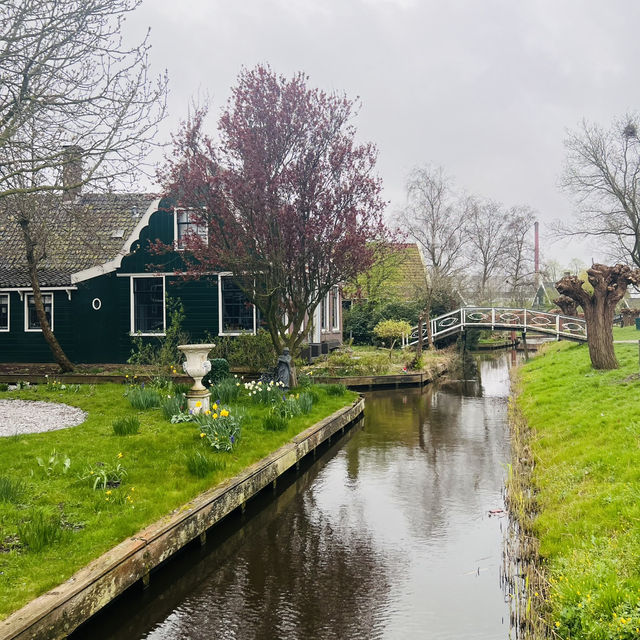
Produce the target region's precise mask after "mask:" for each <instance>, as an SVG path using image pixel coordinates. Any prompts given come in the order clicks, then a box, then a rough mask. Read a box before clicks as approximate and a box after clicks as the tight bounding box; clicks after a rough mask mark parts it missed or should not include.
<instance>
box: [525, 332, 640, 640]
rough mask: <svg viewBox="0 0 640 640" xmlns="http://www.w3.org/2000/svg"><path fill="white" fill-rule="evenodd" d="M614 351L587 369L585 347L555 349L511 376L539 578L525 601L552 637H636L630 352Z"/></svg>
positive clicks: (638, 498)
mask: <svg viewBox="0 0 640 640" xmlns="http://www.w3.org/2000/svg"><path fill="white" fill-rule="evenodd" d="M616 338H619V339H626V336H625V337H619V336H616ZM616 354H617V356H618V359H619V361H620V365H621V366H620V369H618V370H615V371H607V372H600V371H594V370H592V369H591V366H590V361H589V355H588V351H587V347H586V345H570V344H567V343H558V344H554V345H552V346H550V347H548V348H547V349H546V350H545V351H544V352H543V353H542V354H541V355H539V356H538V357H536V358H534V359H533V360H531V361H530V362H529V363H528V364H526V365H524V366H523V367H522V368H521V370H520V372H519V381H518V386H519V396H518V399H517V408H518V410H519V411H520V412H521V414H522V416H523V417H524V418H525V419H526V422H527V424H528V427H529V428H530V429H531V432H530V437H529V439H528V442H526V443H524V444H522V443H521V444H519V445H518V446H519V448H520V451H524V452H525V453H526V450H527V445H528V447H530V449H531V454H532V458H533V461H534V468H533V473H532V482H533V486H534V488H535V491H536V509H537V514H536V517H535V520H534V522H533V530H532V533H533V534H535V536H536V537H537V538H538V540H539V553H540V555H541V557H542V559H543V567H544V572H545V578H546V580H545V582H546V584H545V585H542V588H539V587H534V586H532V587H531V590H532V591H533V590H534V589H536V591H535V592H534V593H531V594H529V596H530V598H531V602H532V604H533V606H534V609H536V610H537V611H538V612H542V613H543V614H544V615H546V617H547V619H548V621H549V628H550V630H551V631H552V632H553V634H556V635H555V636H554V637H561V638H588V639H610V638H616V639H618V638H620V639H622V638H638V637H640V560H639V558H640V379H639V377H638V348H637V346H635V345H623V344H621V345H616Z"/></svg>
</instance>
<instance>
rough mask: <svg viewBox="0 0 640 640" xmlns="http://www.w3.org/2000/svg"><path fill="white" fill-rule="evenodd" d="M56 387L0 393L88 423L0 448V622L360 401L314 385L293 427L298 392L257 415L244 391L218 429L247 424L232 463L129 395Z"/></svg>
mask: <svg viewBox="0 0 640 640" xmlns="http://www.w3.org/2000/svg"><path fill="white" fill-rule="evenodd" d="M61 387H62V385H54V384H51V385H41V386H40V387H37V388H31V389H25V390H21V391H9V392H1V393H0V399H5V398H20V399H23V400H45V401H53V402H63V403H66V404H68V405H71V406H75V407H79V408H81V409H83V410H84V411H86V412H87V414H88V415H87V418H86V420H85V422H84V423H83V424H81V425H79V426H77V427H73V428H69V429H63V430H59V431H52V432H48V433H42V434H31V435H14V436H9V437H4V438H0V619H3V618H5V617H6V616H7V615H8V614H9V613H11V612H12V611H14V610H15V609H17V608H19V607H20V606H22V605H23V604H25V603H26V602H27V601H29V600H30V599H32V598H34V597H36V596H38V595H39V594H41V593H43V592H45V591H47V590H48V589H51V588H53V587H55V586H56V585H58V584H60V583H61V582H63V581H64V580H66V579H68V578H69V577H70V576H71V575H72V574H73V573H74V572H75V571H76V570H78V569H79V568H81V567H82V566H84V565H86V564H87V563H88V562H89V561H91V560H92V559H94V558H96V557H98V556H99V555H100V554H102V553H103V552H105V551H106V550H108V549H109V548H111V547H113V546H114V545H115V544H117V543H118V542H120V541H122V540H124V539H125V538H127V537H128V536H131V535H133V534H135V533H136V531H138V530H140V529H141V528H143V527H144V526H146V525H148V524H150V523H151V522H153V521H155V520H157V519H159V518H160V517H162V516H163V515H165V514H167V513H169V512H171V511H172V510H174V509H176V508H178V507H180V506H181V505H182V504H184V503H185V502H187V501H189V500H190V499H191V498H193V497H194V496H196V495H198V494H199V493H201V492H202V491H204V490H206V489H208V488H210V487H212V486H215V485H216V484H218V483H220V482H223V481H224V480H225V479H227V478H230V477H232V476H234V475H236V474H237V473H239V472H240V471H241V470H243V469H244V468H245V467H247V466H248V465H250V464H252V463H254V462H256V461H257V460H260V459H261V458H263V457H265V456H266V455H268V454H269V453H271V452H272V451H274V450H276V449H277V448H278V447H280V446H281V445H282V444H284V443H285V442H287V441H289V440H291V438H292V437H293V436H294V435H296V434H297V433H299V432H301V431H302V430H304V429H305V428H307V427H309V426H311V425H312V424H314V423H316V422H318V421H319V420H321V419H322V418H324V417H326V416H327V415H330V414H331V413H333V412H334V411H336V410H337V409H339V408H341V407H343V406H345V405H347V404H350V403H351V402H352V401H353V400H354V399H355V397H356V394H354V393H351V392H346V391H345V390H344V388H338V387H336V386H335V385H334V386H333V387H324V386H322V385H312V387H311V388H310V389H309V393H310V395H311V396H312V401H313V402H312V404H311V402H307V403H306V405H305V406H304V411H308V413H304V412H297V413H299V415H292V414H293V413H296V411H293V409H294V408H295V407H294V404H295V403H296V399H295V395H297V392H294V397H293V398H291V396H290V394H287V395H288V397H287V399H286V401H284V402H281V401H280V398H281V392H280V393H278V394H277V395H278V398H276V401H277V402H276V404H273V403H272V402H271V400H269V402H268V403H267V404H262V403H260V402H259V401H258V400H259V398H260V392H256V394H254V395H252V396H251V397H250V396H249V393H250V390H246V389H244V387H242V388H241V389H240V396H239V397H238V398H236V399H235V400H234V401H232V402H229V403H224V411H220V409H222V408H223V407H218V411H219V413H220V417H225V418H226V417H227V416H226V411H229V414H230V416H231V417H234V416H237V415H240V414H242V415H243V416H244V418H243V421H242V426H241V431H240V434H239V437H238V434H237V432H234V433H235V437H234V438H233V439H232V440H231V443H232V444H233V446H232V448H231V451H224V450H216V449H215V448H214V447H213V446H211V444H214V445H216V446H217V443H218V440H217V436H216V435H215V433H213V435H211V438H209V435H208V434H210V433H212V432H211V431H210V429H209V428H208V427H203V426H202V425H198V424H194V423H193V422H183V423H177V424H172V423H171V422H169V420H168V418H167V417H166V416H165V415H164V414H163V412H162V410H161V409H160V408H151V409H147V410H142V409H134V408H133V407H132V406H131V404H130V396H127V397H125V395H124V391H125V390H126V391H130V389H126V388H124V387H123V386H122V385H111V384H105V385H98V386H95V387H93V386H78V385H68V386H67V385H65V388H61ZM165 391H166V390H165ZM274 395H275V394H274ZM300 395H301V396H302V395H303V393H301V394H300ZM304 395H305V396H306V394H304ZM215 399H216V398H215V395H214V397H213V398H212V401H214V400H215ZM306 399H307V400H308V398H306ZM299 404H300V406H302V405H303V401H302V399H300V400H299ZM276 405H277V408H278V411H277V415H276V414H275V413H274V411H273V408H275V407H276ZM280 409H282V411H280ZM216 415H217V414H216ZM267 418H269V419H267ZM123 419H125V420H123ZM114 422H115V425H114ZM137 422H139V427H137V428H136V424H137ZM131 424H133V428H132V429H130V428H129V425H131ZM216 424H217V423H216ZM114 427H115V430H114ZM116 431H117V432H120V433H123V432H126V431H137V433H131V434H130V435H116ZM222 439H223V438H222V437H221V440H222ZM209 442H211V444H209ZM103 480H104V482H103Z"/></svg>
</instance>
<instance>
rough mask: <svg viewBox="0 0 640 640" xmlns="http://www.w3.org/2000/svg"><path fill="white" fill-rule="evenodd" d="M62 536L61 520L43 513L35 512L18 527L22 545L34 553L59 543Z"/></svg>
mask: <svg viewBox="0 0 640 640" xmlns="http://www.w3.org/2000/svg"><path fill="white" fill-rule="evenodd" d="M62 534H63V530H62V523H61V521H60V518H59V517H56V516H47V515H45V514H44V513H43V512H42V511H33V512H32V513H31V514H30V516H29V518H28V520H26V521H24V522H22V523H21V524H19V525H18V538H19V539H20V544H21V545H22V546H23V547H26V548H27V549H29V551H32V552H34V553H37V552H38V551H42V550H43V549H44V548H45V547H48V546H49V545H51V544H53V543H55V542H58V541H59V540H60V539H61V538H62Z"/></svg>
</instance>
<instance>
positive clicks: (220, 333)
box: [218, 271, 257, 336]
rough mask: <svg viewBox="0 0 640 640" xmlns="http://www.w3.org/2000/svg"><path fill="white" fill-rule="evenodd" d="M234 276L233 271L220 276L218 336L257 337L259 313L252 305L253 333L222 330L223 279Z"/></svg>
mask: <svg viewBox="0 0 640 640" xmlns="http://www.w3.org/2000/svg"><path fill="white" fill-rule="evenodd" d="M232 276H233V273H231V271H223V272H221V273H219V274H218V335H219V336H241V335H242V334H245V333H250V334H252V335H254V336H255V335H256V329H257V327H256V324H257V313H256V305H255V304H252V305H251V306H252V307H253V330H252V331H223V330H222V278H230V277H232Z"/></svg>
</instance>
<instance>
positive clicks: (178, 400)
mask: <svg viewBox="0 0 640 640" xmlns="http://www.w3.org/2000/svg"><path fill="white" fill-rule="evenodd" d="M160 408H161V409H162V415H164V417H165V418H166V419H167V420H171V418H173V416H175V415H178V414H181V413H184V412H185V411H186V409H187V399H186V397H185V395H184V393H177V392H175V391H174V394H173V395H170V396H165V397H164V398H162V399H161V400H160Z"/></svg>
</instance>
